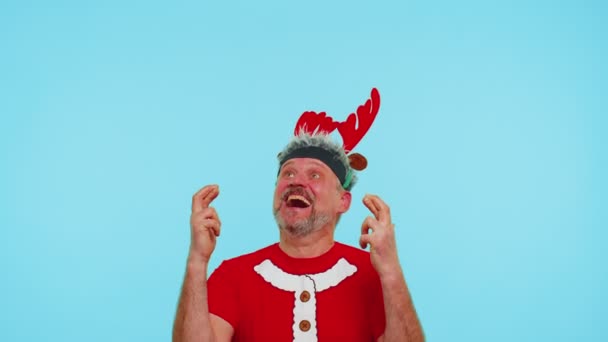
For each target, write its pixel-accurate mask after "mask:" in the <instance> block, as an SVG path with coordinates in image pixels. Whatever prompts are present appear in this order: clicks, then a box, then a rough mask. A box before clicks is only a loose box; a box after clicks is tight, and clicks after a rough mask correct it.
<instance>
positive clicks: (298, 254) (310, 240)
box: [279, 225, 334, 258]
mask: <svg viewBox="0 0 608 342" xmlns="http://www.w3.org/2000/svg"><path fill="white" fill-rule="evenodd" d="M279 232H280V241H279V247H280V248H281V250H282V251H283V252H285V254H287V255H289V256H290V257H292V258H315V257H318V256H320V255H323V254H325V253H326V252H327V251H329V249H330V248H331V247H332V246H333V245H334V229H333V227H331V226H329V225H328V226H325V227H323V228H321V229H319V230H316V231H314V232H311V233H310V234H308V235H306V236H299V237H296V236H293V235H291V234H290V233H289V232H286V231H285V230H283V229H280V230H279Z"/></svg>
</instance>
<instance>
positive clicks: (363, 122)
mask: <svg viewBox="0 0 608 342" xmlns="http://www.w3.org/2000/svg"><path fill="white" fill-rule="evenodd" d="M379 109H380V93H378V89H376V88H373V89H372V93H371V96H370V99H368V100H367V101H366V102H365V104H363V105H362V106H359V108H357V112H356V115H355V113H351V114H350V115H349V116H348V118H347V119H346V121H344V122H341V123H338V131H339V132H340V135H341V136H342V141H343V144H344V152H346V153H349V152H350V151H352V150H353V149H354V148H355V146H356V145H357V144H358V143H359V141H361V139H362V138H363V136H364V135H365V133H367V131H368V130H369V128H370V127H371V125H372V123H373V122H374V119H375V118H376V115H377V114H378V110H379ZM323 114H324V113H323ZM355 124H357V127H356V128H355Z"/></svg>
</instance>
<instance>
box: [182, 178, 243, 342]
mask: <svg viewBox="0 0 608 342" xmlns="http://www.w3.org/2000/svg"><path fill="white" fill-rule="evenodd" d="M218 194H219V189H218V187H217V186H206V187H204V188H202V189H201V190H200V191H199V192H197V193H196V194H195V195H194V197H193V198H192V216H191V217H190V228H191V243H190V254H189V255H188V262H187V265H186V275H185V276H184V283H183V285H182V291H181V295H180V298H179V303H178V306H177V314H176V315H175V322H174V325H173V342H224V341H230V340H231V338H232V334H233V332H234V331H233V329H232V326H231V325H230V324H229V323H227V322H226V321H224V320H223V319H221V318H219V317H217V316H215V315H213V314H210V313H209V305H208V301H207V267H208V264H209V258H210V257H211V253H212V252H213V250H214V249H215V243H216V238H217V237H218V236H219V234H220V221H219V218H218V216H217V213H216V212H215V209H213V208H211V207H209V204H210V203H211V201H213V200H214V199H215V198H216V197H217V196H218Z"/></svg>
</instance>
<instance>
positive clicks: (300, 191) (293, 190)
mask: <svg viewBox="0 0 608 342" xmlns="http://www.w3.org/2000/svg"><path fill="white" fill-rule="evenodd" d="M291 195H297V196H302V197H304V198H306V199H307V200H308V201H309V202H310V203H312V202H313V201H314V199H315V198H314V196H313V195H312V194H310V193H309V192H308V191H306V189H304V187H302V186H290V187H288V188H287V189H285V191H283V194H282V195H281V199H282V200H283V201H285V200H286V199H287V198H288V197H289V196H291Z"/></svg>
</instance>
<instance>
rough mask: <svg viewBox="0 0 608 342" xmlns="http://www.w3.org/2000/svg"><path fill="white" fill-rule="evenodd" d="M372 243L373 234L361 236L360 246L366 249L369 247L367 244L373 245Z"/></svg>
mask: <svg viewBox="0 0 608 342" xmlns="http://www.w3.org/2000/svg"><path fill="white" fill-rule="evenodd" d="M371 244H372V235H371V234H363V235H361V237H360V238H359V246H361V248H363V249H365V248H367V245H370V246H371Z"/></svg>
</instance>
